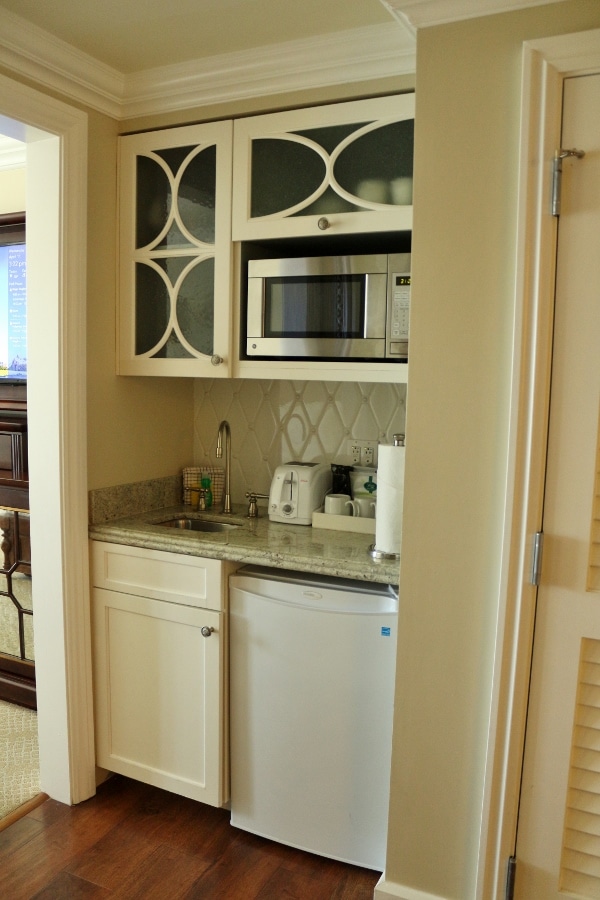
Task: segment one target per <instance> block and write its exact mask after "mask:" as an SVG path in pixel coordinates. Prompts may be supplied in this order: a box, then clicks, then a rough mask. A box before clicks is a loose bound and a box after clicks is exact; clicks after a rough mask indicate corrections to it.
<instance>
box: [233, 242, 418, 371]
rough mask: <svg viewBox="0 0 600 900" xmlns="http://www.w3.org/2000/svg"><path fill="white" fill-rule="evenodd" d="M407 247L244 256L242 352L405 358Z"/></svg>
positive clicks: (328, 357)
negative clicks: (245, 290) (245, 286)
mask: <svg viewBox="0 0 600 900" xmlns="http://www.w3.org/2000/svg"><path fill="white" fill-rule="evenodd" d="M409 307H410V253H392V254H385V253H380V254H369V255H364V256H318V257H303V258H293V259H252V260H249V262H248V301H247V310H246V312H247V315H246V335H245V337H246V356H247V358H255V357H256V358H260V359H314V360H339V359H342V360H354V359H355V360H362V361H366V360H381V359H385V360H390V361H394V360H395V361H398V362H406V360H407V359H408V319H409Z"/></svg>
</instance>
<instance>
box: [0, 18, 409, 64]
mask: <svg viewBox="0 0 600 900" xmlns="http://www.w3.org/2000/svg"><path fill="white" fill-rule="evenodd" d="M0 6H1V7H3V8H4V9H6V10H9V11H10V12H12V13H15V14H17V15H18V16H20V17H22V18H23V19H25V20H27V21H28V22H31V23H33V24H34V25H36V26H38V27H39V28H42V29H44V30H45V31H47V32H49V33H50V34H51V35H53V36H54V37H56V38H59V39H60V40H62V41H65V42H66V43H68V44H71V45H72V46H74V47H76V48H77V49H78V50H81V51H83V52H84V53H87V54H89V55H90V56H92V57H93V58H94V59H96V60H98V61H99V62H101V63H103V64H105V65H107V66H110V67H112V68H113V69H116V70H117V71H118V72H121V73H123V74H125V75H128V74H131V73H133V72H141V71H144V70H146V69H153V68H156V67H158V66H166V65H172V64H174V63H184V62H188V61H190V60H193V59H203V58H206V57H210V56H220V55H221V54H225V53H234V52H237V51H240V50H248V49H250V48H256V47H263V46H271V45H273V44H279V43H282V42H287V41H290V40H298V39H302V38H312V37H315V36H316V35H324V34H330V33H333V32H338V31H346V30H348V29H352V28H361V27H365V26H369V25H381V24H385V23H389V22H390V20H391V19H392V15H391V13H390V11H389V10H387V9H386V8H385V7H384V6H383V4H382V3H381V2H380V0H174V2H168V0H96V2H91V0H1V2H0Z"/></svg>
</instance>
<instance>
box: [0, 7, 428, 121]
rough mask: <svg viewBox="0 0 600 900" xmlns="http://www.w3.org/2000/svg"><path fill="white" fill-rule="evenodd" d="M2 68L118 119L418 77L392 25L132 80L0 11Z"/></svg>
mask: <svg viewBox="0 0 600 900" xmlns="http://www.w3.org/2000/svg"><path fill="white" fill-rule="evenodd" d="M0 65H2V66H4V67H5V68H6V69H8V70H10V71H13V72H15V73H18V74H19V75H21V76H24V77H26V78H29V79H32V80H34V81H36V82H37V83H38V84H40V85H43V86H44V87H46V88H49V89H51V90H55V91H59V92H60V93H61V94H63V95H64V96H66V97H68V98H70V99H71V100H74V101H76V102H79V103H82V104H84V105H85V106H88V107H90V108H92V109H95V110H97V111H99V112H102V113H105V114H106V115H109V116H111V117H112V118H114V119H118V120H121V119H126V118H131V117H134V116H140V115H149V114H157V113H164V112H170V111H173V110H182V109H186V108H190V107H194V106H210V105H213V104H215V103H221V102H225V101H233V100H241V99H247V98H251V97H264V96H268V95H272V94H280V93H285V92H286V91H297V90H302V89H307V88H315V87H324V86H330V85H337V84H348V83H355V82H358V81H367V80H370V79H379V78H387V77H393V76H398V75H404V74H413V73H414V72H415V70H416V51H415V41H414V37H413V35H412V34H411V33H410V31H408V30H407V29H406V27H405V26H402V25H401V23H400V22H399V21H398V20H397V19H394V18H392V20H391V21H390V22H389V23H388V24H384V25H372V26H368V27H365V28H356V29H352V30H348V31H341V32H336V33H334V34H331V35H323V36H319V37H316V38H312V39H310V40H308V39H303V40H297V41H288V42H285V43H281V44H277V45H272V46H266V47H259V48H254V49H253V50H245V51H241V52H238V53H227V54H222V55H218V56H212V57H207V58H202V59H197V60H191V61H190V62H187V63H182V64H179V65H173V66H163V67H158V68H155V69H148V70H146V71H143V72H137V73H133V74H130V75H125V74H123V73H121V72H118V71H117V70H116V69H113V68H111V67H109V66H106V65H104V64H103V63H100V62H99V61H98V60H96V59H94V58H93V57H91V56H89V55H88V54H85V53H82V52H81V51H79V50H77V49H76V48H75V47H73V46H71V45H70V44H67V43H66V42H64V41H62V40H60V39H59V38H56V37H54V36H53V35H51V34H49V33H48V32H46V31H44V30H43V29H41V28H38V27H37V26H35V25H32V24H31V23H30V22H26V21H25V20H24V19H23V18H21V17H20V16H17V15H15V14H14V13H11V12H9V11H8V10H5V9H2V8H1V7H0Z"/></svg>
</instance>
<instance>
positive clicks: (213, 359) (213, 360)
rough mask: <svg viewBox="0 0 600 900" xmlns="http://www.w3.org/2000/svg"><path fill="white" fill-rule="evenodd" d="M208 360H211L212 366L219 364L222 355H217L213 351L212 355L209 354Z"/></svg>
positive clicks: (221, 360)
mask: <svg viewBox="0 0 600 900" xmlns="http://www.w3.org/2000/svg"><path fill="white" fill-rule="evenodd" d="M210 361H211V363H212V364H213V366H220V365H221V363H222V362H223V357H222V356H218V355H217V354H216V353H215V355H214V356H211V358H210Z"/></svg>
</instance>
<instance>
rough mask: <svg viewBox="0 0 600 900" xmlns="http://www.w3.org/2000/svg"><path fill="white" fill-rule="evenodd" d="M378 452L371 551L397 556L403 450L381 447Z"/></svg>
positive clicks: (402, 490)
mask: <svg viewBox="0 0 600 900" xmlns="http://www.w3.org/2000/svg"><path fill="white" fill-rule="evenodd" d="M378 452H379V461H378V464H377V514H376V518H375V549H376V550H379V551H380V552H381V553H400V545H401V543H402V504H403V501H404V454H405V452H406V447H397V446H395V445H394V446H388V445H386V444H384V445H380V447H379V451H378Z"/></svg>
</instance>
